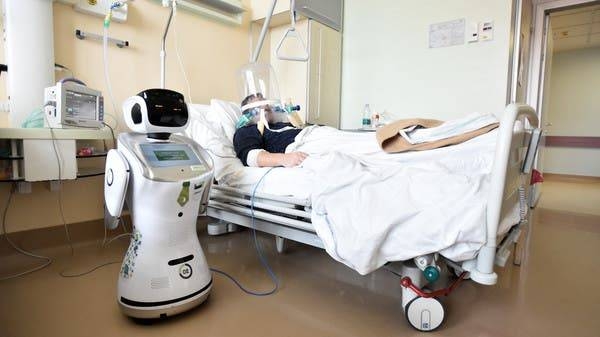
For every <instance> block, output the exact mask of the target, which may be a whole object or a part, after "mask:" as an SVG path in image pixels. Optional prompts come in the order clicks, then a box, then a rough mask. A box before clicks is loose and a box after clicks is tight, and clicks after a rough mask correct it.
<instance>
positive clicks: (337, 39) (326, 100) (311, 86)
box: [307, 20, 342, 128]
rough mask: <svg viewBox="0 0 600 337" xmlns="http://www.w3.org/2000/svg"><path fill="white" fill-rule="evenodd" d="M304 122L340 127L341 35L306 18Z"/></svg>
mask: <svg viewBox="0 0 600 337" xmlns="http://www.w3.org/2000/svg"><path fill="white" fill-rule="evenodd" d="M309 31H310V33H309V34H310V42H309V45H310V47H309V49H310V59H309V61H308V62H309V65H308V70H309V75H308V110H307V122H308V123H311V124H320V125H328V126H331V127H334V128H339V127H340V97H341V82H342V34H341V33H339V32H337V31H336V30H334V29H331V28H329V27H327V26H325V25H322V24H320V23H318V22H316V21H313V20H310V22H309Z"/></svg>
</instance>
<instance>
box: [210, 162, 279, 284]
mask: <svg viewBox="0 0 600 337" xmlns="http://www.w3.org/2000/svg"><path fill="white" fill-rule="evenodd" d="M273 169H274V167H272V168H270V169H269V170H268V171H267V172H265V174H264V175H263V176H262V177H261V178H260V180H259V181H258V182H257V183H256V185H254V189H253V190H252V198H251V199H250V212H251V215H252V236H253V238H254V246H255V248H256V253H257V255H258V258H259V260H260V262H261V264H262V265H263V266H264V267H265V270H266V271H267V273H268V274H269V277H270V278H271V280H272V281H273V289H271V290H269V291H266V292H256V291H253V290H249V289H247V288H245V287H244V286H243V285H242V284H241V283H240V282H239V281H238V280H236V279H235V278H234V277H233V276H231V275H230V274H228V273H227V272H224V271H222V270H220V269H217V268H210V270H211V271H212V272H214V273H217V274H221V275H223V276H225V277H227V278H228V279H230V280H231V281H232V282H233V283H235V285H236V286H238V288H240V289H241V290H242V291H243V292H245V293H246V294H248V295H252V296H269V295H272V294H274V293H275V292H277V290H279V279H278V278H277V275H275V273H274V272H273V270H272V269H271V267H270V266H269V262H268V261H267V259H266V257H265V256H264V255H263V252H262V247H261V246H260V244H259V242H258V237H257V235H256V229H255V227H256V224H255V216H254V198H255V195H256V190H257V189H258V186H259V185H260V183H261V182H262V181H263V180H264V179H265V177H266V176H267V174H269V172H271V171H272V170H273Z"/></svg>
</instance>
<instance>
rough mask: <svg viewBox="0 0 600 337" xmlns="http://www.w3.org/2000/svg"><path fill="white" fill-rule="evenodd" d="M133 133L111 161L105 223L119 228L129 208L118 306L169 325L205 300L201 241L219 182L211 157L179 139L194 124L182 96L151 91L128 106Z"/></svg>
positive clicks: (121, 140)
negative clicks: (200, 220) (201, 223)
mask: <svg viewBox="0 0 600 337" xmlns="http://www.w3.org/2000/svg"><path fill="white" fill-rule="evenodd" d="M123 113H124V118H125V121H126V123H127V126H128V127H129V128H130V129H131V130H132V131H133V132H132V133H121V134H120V135H119V137H118V142H117V144H118V145H117V149H116V150H115V149H113V150H110V151H109V153H108V154H107V158H106V171H105V184H104V198H105V203H106V212H107V214H106V217H105V223H106V225H107V227H109V228H111V229H112V228H115V227H116V226H117V224H118V222H119V218H120V216H121V213H122V210H123V204H124V202H125V201H126V202H127V205H128V206H129V210H130V213H131V219H132V221H133V233H132V238H131V242H130V244H129V249H128V250H127V253H126V254H125V258H124V259H123V263H122V265H121V270H120V273H119V280H118V295H117V301H118V303H119V306H120V308H121V310H122V312H123V313H124V314H125V315H127V316H131V317H135V318H142V319H150V318H164V317H167V316H172V315H175V314H178V313H181V312H183V311H186V310H189V309H191V308H193V307H195V306H197V305H199V304H201V303H202V302H204V300H206V298H207V297H208V295H209V294H210V291H211V288H212V276H211V273H210V270H209V268H208V264H207V262H206V258H205V256H204V253H203V251H202V247H201V246H200V242H199V241H198V236H197V234H196V219H197V217H198V214H199V210H200V207H202V211H204V210H205V209H206V204H207V200H208V192H209V190H210V186H211V183H212V179H213V165H212V160H211V158H210V156H209V155H208V153H206V151H205V150H204V149H202V148H201V147H200V146H199V145H198V144H196V143H195V142H194V141H193V140H191V139H189V138H186V137H183V136H179V135H174V134H173V133H177V132H182V131H183V130H184V129H185V127H186V126H187V124H188V110H187V106H186V104H185V102H184V98H183V95H181V94H180V93H178V92H175V91H171V90H166V89H149V90H145V91H142V92H141V93H139V94H138V95H137V96H133V97H130V98H128V99H127V100H126V101H125V102H124V103H123Z"/></svg>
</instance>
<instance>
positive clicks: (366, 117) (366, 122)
mask: <svg viewBox="0 0 600 337" xmlns="http://www.w3.org/2000/svg"><path fill="white" fill-rule="evenodd" d="M362 128H363V129H370V128H371V107H370V106H369V104H365V109H364V110H363V114H362Z"/></svg>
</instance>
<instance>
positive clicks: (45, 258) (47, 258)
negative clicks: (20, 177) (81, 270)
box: [0, 184, 52, 281]
mask: <svg viewBox="0 0 600 337" xmlns="http://www.w3.org/2000/svg"><path fill="white" fill-rule="evenodd" d="M14 190H15V185H14V184H13V185H12V186H11V188H10V192H9V194H8V199H7V200H6V206H5V207H4V214H3V215H2V232H3V233H4V239H6V241H7V242H8V244H9V245H10V246H11V247H12V248H13V249H14V250H16V251H17V252H19V253H21V254H23V255H25V256H29V257H33V258H36V259H41V260H45V261H46V262H44V263H42V264H41V265H39V266H37V267H35V268H32V269H29V270H26V271H24V272H20V273H17V274H14V275H9V276H4V277H2V278H0V281H6V280H10V279H13V278H17V277H21V276H24V275H27V274H31V273H33V272H36V271H38V270H41V269H44V268H46V267H47V266H49V265H50V264H51V263H52V259H51V258H49V257H47V256H43V255H37V254H34V253H31V252H28V251H26V250H24V249H22V248H19V247H18V246H17V245H16V244H15V243H14V242H13V241H12V240H11V239H10V238H9V237H8V232H7V231H6V214H7V213H8V210H9V207H10V203H11V201H12V197H13V194H14Z"/></svg>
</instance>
